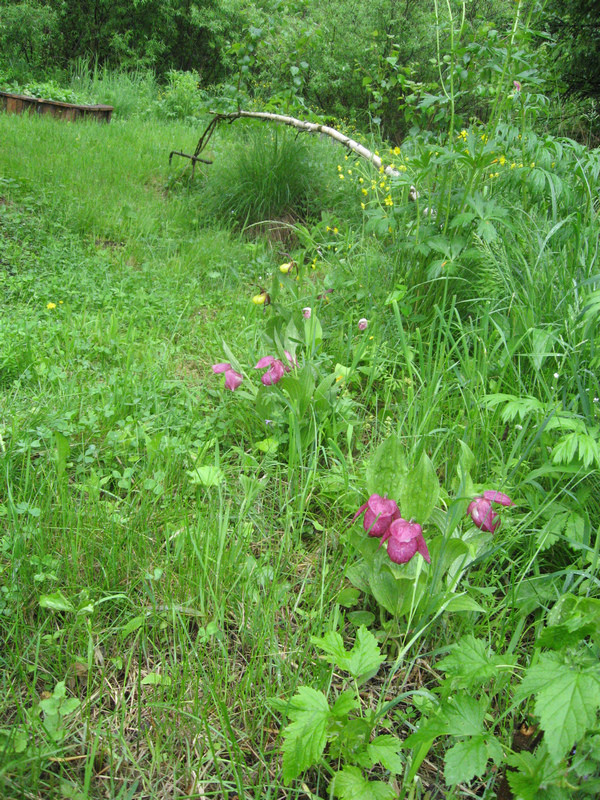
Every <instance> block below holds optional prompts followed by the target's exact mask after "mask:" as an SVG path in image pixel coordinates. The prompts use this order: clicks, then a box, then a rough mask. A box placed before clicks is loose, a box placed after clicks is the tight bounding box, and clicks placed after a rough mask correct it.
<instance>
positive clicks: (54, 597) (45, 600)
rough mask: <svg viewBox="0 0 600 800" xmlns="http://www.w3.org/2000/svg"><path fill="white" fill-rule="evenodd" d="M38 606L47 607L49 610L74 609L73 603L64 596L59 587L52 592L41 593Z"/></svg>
mask: <svg viewBox="0 0 600 800" xmlns="http://www.w3.org/2000/svg"><path fill="white" fill-rule="evenodd" d="M40 606H41V607H42V608H49V609H50V610H51V611H75V606H74V605H73V603H72V602H71V601H70V600H68V599H67V598H66V597H65V596H64V594H63V593H62V592H61V591H60V589H59V590H58V591H57V592H52V594H43V595H42V596H41V597H40Z"/></svg>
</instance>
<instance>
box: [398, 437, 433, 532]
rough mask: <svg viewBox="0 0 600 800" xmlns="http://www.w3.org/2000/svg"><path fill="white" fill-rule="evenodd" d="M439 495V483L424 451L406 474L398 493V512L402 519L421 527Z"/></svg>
mask: <svg viewBox="0 0 600 800" xmlns="http://www.w3.org/2000/svg"><path fill="white" fill-rule="evenodd" d="M439 495H440V482H439V480H438V476H437V475H436V472H435V468H434V466H433V464H432V463H431V459H430V458H429V456H428V455H427V453H426V452H425V451H423V454H422V455H421V458H420V459H419V462H418V464H416V465H415V466H414V467H413V468H412V469H411V470H410V472H409V473H408V474H407V476H406V478H405V480H404V482H403V485H402V491H401V492H400V510H401V512H402V516H403V517H404V519H414V520H415V521H416V522H418V523H419V524H420V525H423V524H424V523H425V522H427V520H428V519H429V517H430V516H431V512H432V511H433V509H434V508H435V504H436V503H437V501H438V497H439Z"/></svg>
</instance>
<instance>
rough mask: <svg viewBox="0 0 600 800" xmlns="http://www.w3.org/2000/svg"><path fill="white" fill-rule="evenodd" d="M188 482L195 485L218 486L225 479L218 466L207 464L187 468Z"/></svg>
mask: <svg viewBox="0 0 600 800" xmlns="http://www.w3.org/2000/svg"><path fill="white" fill-rule="evenodd" d="M187 474H188V477H189V479H190V482H191V483H192V484H194V485H195V486H197V485H200V486H206V487H209V486H218V485H219V484H220V483H223V481H224V480H225V475H224V473H223V470H222V469H221V468H220V467H215V466H213V465H210V464H209V465H207V466H205V467H194V469H188V470H187Z"/></svg>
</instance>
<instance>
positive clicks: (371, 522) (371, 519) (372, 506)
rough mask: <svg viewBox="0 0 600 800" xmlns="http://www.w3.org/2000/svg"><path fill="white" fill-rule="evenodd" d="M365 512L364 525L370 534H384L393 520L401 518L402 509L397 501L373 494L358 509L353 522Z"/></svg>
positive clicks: (378, 535)
mask: <svg viewBox="0 0 600 800" xmlns="http://www.w3.org/2000/svg"><path fill="white" fill-rule="evenodd" d="M363 513H364V515H365V517H364V520H363V527H364V529H365V531H366V532H367V533H368V534H369V536H377V537H380V536H383V535H384V534H385V533H386V532H387V530H388V528H389V527H390V525H391V524H392V522H393V521H394V520H395V519H399V518H400V511H399V509H398V506H397V505H396V501H395V500H389V499H388V498H387V497H381V495H379V494H372V495H371V497H369V499H368V500H367V502H366V503H365V504H364V505H362V506H361V507H360V508H359V509H358V511H357V512H356V514H355V515H354V517H353V518H352V522H354V521H355V520H357V519H358V518H359V517H360V515H361V514H363Z"/></svg>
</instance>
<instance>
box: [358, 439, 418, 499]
mask: <svg viewBox="0 0 600 800" xmlns="http://www.w3.org/2000/svg"><path fill="white" fill-rule="evenodd" d="M407 472H408V467H407V464H406V459H405V457H404V448H403V447H402V444H401V442H400V439H399V438H398V437H397V436H389V437H388V438H387V439H385V440H384V441H383V442H381V444H380V445H379V447H378V448H377V449H376V450H375V452H374V453H373V455H372V456H371V458H370V459H369V464H368V466H367V491H368V492H369V494H379V495H381V496H382V497H383V496H385V495H387V496H388V497H391V498H392V500H398V498H399V497H400V492H401V490H402V483H403V481H404V477H405V476H406V473H407Z"/></svg>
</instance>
